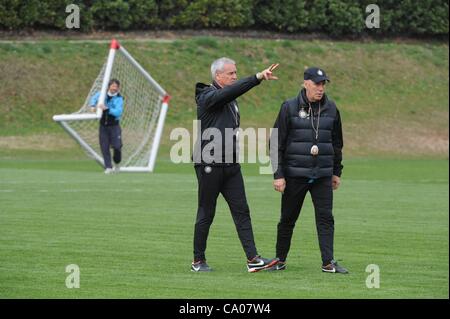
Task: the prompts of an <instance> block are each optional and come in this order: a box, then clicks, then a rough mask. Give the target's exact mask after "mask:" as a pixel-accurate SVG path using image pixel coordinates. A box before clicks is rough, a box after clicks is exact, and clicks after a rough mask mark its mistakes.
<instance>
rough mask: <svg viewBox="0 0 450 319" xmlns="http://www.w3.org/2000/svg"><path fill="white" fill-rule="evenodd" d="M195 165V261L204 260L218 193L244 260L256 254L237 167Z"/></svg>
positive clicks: (240, 176)
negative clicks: (229, 211) (226, 205)
mask: <svg viewBox="0 0 450 319" xmlns="http://www.w3.org/2000/svg"><path fill="white" fill-rule="evenodd" d="M208 167H210V168H211V171H210V172H209V173H208V172H207V170H208V168H207V167H206V166H196V167H195V172H196V174H197V180H198V210H197V220H196V222H195V231H194V260H196V261H197V260H205V259H206V258H205V250H206V241H207V239H208V233H209V228H210V226H211V224H212V222H213V219H214V215H215V213H216V202H217V197H218V196H219V193H222V195H223V197H224V198H225V200H226V201H227V203H228V206H229V207H230V210H231V215H232V216H233V221H234V224H235V226H236V230H237V233H238V236H239V239H240V241H241V244H242V247H243V248H244V251H245V254H246V256H247V259H252V258H253V257H255V256H256V255H257V252H256V247H255V241H254V237H253V230H252V222H251V219H250V210H249V208H248V204H247V199H246V197H245V188H244V180H243V178H242V174H241V167H240V165H239V164H235V165H230V166H208Z"/></svg>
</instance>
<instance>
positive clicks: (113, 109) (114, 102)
mask: <svg viewBox="0 0 450 319" xmlns="http://www.w3.org/2000/svg"><path fill="white" fill-rule="evenodd" d="M99 97H100V92H97V93H95V94H94V95H93V96H92V97H91V100H90V102H89V105H90V106H91V107H95V106H97V103H98V98H99ZM105 105H106V106H107V107H108V114H109V115H112V116H114V118H115V119H116V120H120V116H121V115H122V113H123V97H122V95H120V93H118V94H117V95H116V96H113V97H109V96H108V95H106V98H105Z"/></svg>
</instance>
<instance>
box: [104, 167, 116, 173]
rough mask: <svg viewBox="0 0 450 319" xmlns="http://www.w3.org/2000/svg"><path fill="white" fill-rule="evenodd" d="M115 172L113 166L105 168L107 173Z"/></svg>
mask: <svg viewBox="0 0 450 319" xmlns="http://www.w3.org/2000/svg"><path fill="white" fill-rule="evenodd" d="M112 173H114V170H113V169H112V168H107V169H105V174H112Z"/></svg>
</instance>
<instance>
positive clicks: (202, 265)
mask: <svg viewBox="0 0 450 319" xmlns="http://www.w3.org/2000/svg"><path fill="white" fill-rule="evenodd" d="M191 271H194V272H200V271H202V272H208V271H212V268H211V267H209V266H208V264H207V263H206V260H199V261H195V262H194V261H193V262H192V264H191Z"/></svg>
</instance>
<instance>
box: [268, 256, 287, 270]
mask: <svg viewBox="0 0 450 319" xmlns="http://www.w3.org/2000/svg"><path fill="white" fill-rule="evenodd" d="M276 261H277V263H276V264H275V265H273V266H272V267H270V268H267V271H276V270H285V269H286V262H285V261H280V260H279V259H278V258H276Z"/></svg>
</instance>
